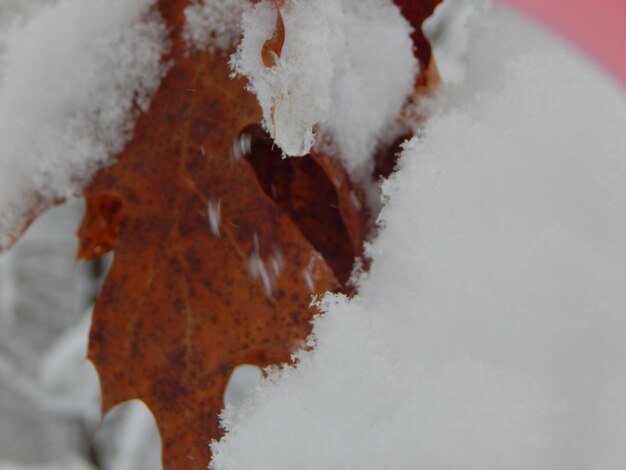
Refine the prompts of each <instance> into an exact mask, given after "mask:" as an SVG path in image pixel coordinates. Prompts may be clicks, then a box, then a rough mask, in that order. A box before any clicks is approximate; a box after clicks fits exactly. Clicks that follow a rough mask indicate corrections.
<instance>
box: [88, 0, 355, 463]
mask: <svg viewBox="0 0 626 470" xmlns="http://www.w3.org/2000/svg"><path fill="white" fill-rule="evenodd" d="M183 4H184V2H163V5H162V13H163V14H164V17H165V18H166V19H167V21H168V22H169V24H170V26H171V27H172V31H173V36H172V38H173V42H174V47H173V53H172V57H171V60H172V61H173V66H172V67H171V69H170V70H169V72H168V73H167V75H166V77H165V78H164V80H163V82H162V85H161V87H160V89H159V91H158V92H157V94H156V96H155V97H154V99H153V102H152V106H151V109H150V112H149V113H148V114H145V115H143V116H142V117H141V118H140V119H139V120H138V122H137V124H136V128H135V132H134V138H133V140H132V142H131V143H130V144H129V145H128V146H127V148H126V149H125V151H124V152H123V153H122V154H121V155H120V156H119V157H118V163H117V164H116V165H113V166H111V167H109V168H107V169H105V170H103V171H102V172H100V173H99V174H98V175H97V177H96V178H95V179H94V181H93V182H92V184H91V185H90V186H89V188H88V189H87V190H86V195H87V196H88V213H87V217H86V219H85V224H84V226H83V227H84V229H83V230H81V235H82V236H81V239H82V245H83V246H85V245H89V246H99V247H100V250H102V246H104V244H103V242H102V238H103V237H102V236H98V235H95V234H94V233H93V231H94V230H93V229H94V228H97V227H109V224H106V223H101V224H98V223H96V224H94V223H93V221H94V220H95V221H98V220H100V221H102V220H103V219H107V218H108V215H107V213H108V212H109V207H108V205H106V204H91V203H89V201H102V200H105V199H106V198H109V197H113V198H114V199H113V200H119V201H121V218H120V224H119V234H118V235H117V241H116V244H115V261H114V264H113V266H112V269H111V272H110V274H109V276H108V278H107V280H106V282H105V285H104V287H103V290H102V292H101V294H100V297H99V299H98V301H97V303H96V306H95V309H94V317H93V324H92V330H91V336H90V349H89V358H90V359H91V360H92V361H93V363H94V364H95V365H96V368H97V370H98V373H99V375H100V379H101V387H102V392H103V411H104V412H106V411H108V410H109V409H110V408H111V407H113V406H115V405H116V404H118V403H120V402H123V401H125V400H128V399H133V398H139V399H141V400H143V401H144V402H145V403H146V404H147V405H148V407H149V408H150V409H151V410H152V412H153V413H154V415H155V417H156V420H157V423H158V425H159V429H160V431H161V435H162V440H163V455H164V466H165V468H166V469H180V468H187V469H193V468H198V469H200V468H202V469H204V468H206V466H207V463H208V461H209V458H210V454H209V443H210V441H211V439H214V438H217V437H219V434H220V432H219V428H218V418H217V415H218V413H219V412H220V410H221V409H222V408H223V392H224V389H225V386H226V383H227V381H228V379H229V376H230V374H231V372H232V370H233V369H234V367H236V366H237V365H239V364H242V363H252V364H257V365H259V366H266V365H268V364H271V363H280V362H286V361H288V360H289V358H290V355H291V353H292V352H294V351H295V350H296V349H297V347H298V346H299V345H300V344H301V341H302V340H303V339H304V338H305V337H306V336H307V334H308V333H309V329H310V326H309V322H310V319H311V316H312V314H313V311H312V310H311V309H310V308H309V303H310V298H311V294H313V293H319V292H324V291H326V290H337V289H340V287H341V286H340V283H339V282H338V281H337V279H336V277H335V274H334V273H333V270H332V269H331V267H329V265H328V264H327V263H326V262H325V261H324V259H323V257H322V256H321V255H320V254H319V251H318V250H321V251H324V250H325V251H326V252H327V254H328V253H330V252H331V251H332V250H334V249H335V248H334V247H331V245H332V243H325V242H324V243H321V245H320V247H319V248H318V250H316V248H315V246H314V244H312V243H311V242H309V241H308V240H307V238H306V237H305V235H304V234H303V231H305V230H307V229H308V228H311V227H312V225H313V224H312V223H311V220H309V219H310V218H311V217H315V216H316V215H317V214H315V213H306V211H304V212H301V215H302V217H301V219H302V220H300V221H299V222H300V224H299V225H298V224H296V223H294V221H292V220H291V219H290V217H289V216H288V211H287V212H286V211H284V210H281V207H280V206H279V205H278V204H276V203H275V202H274V201H273V200H272V198H271V197H270V196H268V195H267V194H266V192H265V191H264V190H263V187H262V184H260V182H259V178H258V177H257V174H256V173H255V171H254V169H253V167H252V166H251V165H250V164H249V163H248V160H247V159H237V158H233V152H232V147H233V143H236V142H239V137H240V134H241V132H242V130H244V129H245V128H246V127H247V126H248V125H249V124H252V123H256V122H259V121H260V112H259V109H258V106H257V103H256V101H255V98H254V96H252V95H251V94H249V93H247V92H246V91H245V90H244V83H242V82H241V81H237V80H231V79H230V78H229V74H230V70H229V68H228V64H227V56H226V55H221V54H215V55H212V54H209V53H199V52H194V53H190V54H189V53H187V51H185V50H184V46H183V44H182V42H181V40H180V39H179V38H178V33H179V32H180V25H181V19H182V18H181V11H182V7H183V6H184V5H183ZM234 154H235V156H236V155H237V152H235V153H234ZM320 178H321V176H320ZM292 180H293V181H292V184H291V189H290V191H291V193H292V195H293V193H297V192H298V191H300V194H299V195H298V198H300V202H301V205H302V206H303V207H305V206H309V207H313V206H315V205H316V204H317V203H326V198H331V199H332V198H333V197H334V198H335V199H336V198H337V196H336V192H335V191H334V188H333V187H332V185H331V184H330V183H328V182H327V184H326V186H327V187H326V190H327V191H326V192H325V194H324V195H323V197H322V198H321V199H320V198H319V197H317V192H313V193H312V192H311V190H312V189H314V188H312V187H306V184H303V183H302V181H301V180H300V179H297V178H296V179H292ZM319 183H324V178H321V179H320V181H319ZM283 184H285V183H284V182H282V181H281V185H283ZM312 197H315V200H313V201H309V200H307V198H309V199H310V198H312ZM115 198H117V199H115ZM296 199H297V198H296V197H291V201H292V202H293V201H295V200H296ZM294 204H295V203H294ZM210 206H211V207H212V215H213V218H214V220H213V222H214V223H213V226H212V225H211V220H210V218H211V216H210V215H209V211H210V210H211V209H209V207H210ZM103 208H104V213H102V212H103V211H102V209H103ZM218 213H219V214H220V217H219V218H220V219H221V221H220V224H219V227H216V224H215V220H216V218H217V217H218V216H217V214H218ZM325 223H326V224H327V228H328V229H330V231H331V232H332V231H333V230H334V231H335V233H334V234H333V235H331V236H330V237H329V239H334V238H337V240H339V241H337V244H338V245H341V243H342V242H341V241H340V240H341V238H342V237H343V238H345V239H347V240H348V242H347V247H344V246H340V248H339V249H338V250H339V251H347V254H346V253H341V254H338V255H337V256H334V255H332V256H330V255H329V257H330V258H332V259H333V260H338V259H339V258H342V257H343V258H342V259H344V260H345V259H348V258H347V257H346V256H348V257H350V258H351V259H352V258H353V256H354V254H353V252H352V248H353V247H352V245H351V244H350V240H349V239H348V238H347V235H346V234H345V228H342V224H343V223H342V221H341V218H340V217H335V218H332V217H331V218H329V219H328V220H326V221H325ZM96 232H98V230H96ZM105 232H106V233H109V234H110V232H111V231H109V230H108V229H107V230H105ZM105 238H106V237H105ZM90 249H92V248H90ZM87 251H88V250H87ZM346 263H347V261H342V262H339V261H336V262H335V263H334V264H335V266H336V267H337V269H338V271H337V272H338V273H340V274H341V275H342V276H343V277H345V275H346V272H347V267H346ZM339 266H341V269H339V268H338V267H339Z"/></svg>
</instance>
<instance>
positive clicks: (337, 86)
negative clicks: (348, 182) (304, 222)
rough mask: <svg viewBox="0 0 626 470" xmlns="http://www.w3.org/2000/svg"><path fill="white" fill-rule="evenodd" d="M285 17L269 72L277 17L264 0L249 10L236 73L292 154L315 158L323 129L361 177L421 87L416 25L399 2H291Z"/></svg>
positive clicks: (272, 131)
mask: <svg viewBox="0 0 626 470" xmlns="http://www.w3.org/2000/svg"><path fill="white" fill-rule="evenodd" d="M281 12H282V15H283V19H284V23H285V44H284V48H283V50H282V54H281V57H280V59H279V60H278V62H277V64H276V65H274V66H272V67H266V66H265V65H264V64H263V61H262V57H261V48H262V46H263V44H264V43H265V42H266V41H267V40H268V39H270V38H271V37H272V35H273V34H274V29H275V26H276V15H277V13H276V10H275V7H274V3H273V2H271V1H269V0H264V1H262V2H260V3H258V4H257V5H255V6H254V7H251V8H249V9H247V10H246V11H245V12H244V16H243V33H244V37H243V40H242V42H241V45H240V47H239V49H238V52H237V54H236V56H235V57H234V58H233V66H234V69H235V71H236V72H237V73H239V74H241V75H244V76H246V77H247V78H248V79H249V80H250V88H251V90H252V91H253V92H254V93H255V95H256V96H257V98H258V100H259V103H260V104H261V107H262V108H263V119H264V125H265V127H266V128H267V130H268V131H269V132H270V134H271V135H272V137H273V138H274V139H275V141H276V143H277V144H278V145H279V146H280V147H281V148H282V150H283V151H284V152H285V154H287V155H290V156H299V155H305V154H306V153H307V152H309V150H310V149H311V146H312V145H313V144H314V142H315V134H316V132H315V130H316V128H318V129H319V133H321V134H323V135H329V136H330V137H331V138H332V140H333V144H334V145H335V146H336V147H337V150H338V151H339V155H340V158H341V159H342V160H343V162H344V164H345V166H346V168H347V169H348V171H350V172H351V173H352V174H353V176H356V177H359V176H360V175H362V174H364V172H366V170H370V168H367V165H370V164H371V161H372V158H371V157H372V154H373V152H374V150H375V146H376V144H377V142H378V141H379V140H380V139H381V138H383V137H384V136H385V135H386V132H387V131H388V130H389V123H390V122H392V123H393V122H394V120H395V118H396V116H397V115H398V113H399V111H400V109H401V107H402V105H403V103H404V102H405V100H406V98H407V97H408V95H409V94H410V93H411V91H412V89H413V84H414V82H415V76H416V74H417V71H418V65H417V61H416V59H415V58H414V56H413V44H412V41H411V38H410V34H411V26H410V25H409V23H408V22H407V21H406V20H405V19H404V17H403V16H402V15H401V13H400V10H399V9H398V7H397V6H395V5H394V4H393V2H392V1H391V0H336V1H317V0H285V2H284V4H283V7H282V8H281Z"/></svg>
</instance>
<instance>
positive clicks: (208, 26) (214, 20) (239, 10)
mask: <svg viewBox="0 0 626 470" xmlns="http://www.w3.org/2000/svg"><path fill="white" fill-rule="evenodd" d="M249 3H250V0H219V1H216V0H194V1H193V3H191V4H190V5H189V6H187V7H186V8H185V32H184V35H185V40H186V41H187V43H188V44H189V45H191V46H192V47H194V48H196V49H219V50H222V51H226V50H228V49H230V48H231V47H234V46H235V45H236V43H237V41H238V40H239V37H240V35H241V28H240V23H241V15H242V14H243V10H244V8H245V7H246V5H248V4H249Z"/></svg>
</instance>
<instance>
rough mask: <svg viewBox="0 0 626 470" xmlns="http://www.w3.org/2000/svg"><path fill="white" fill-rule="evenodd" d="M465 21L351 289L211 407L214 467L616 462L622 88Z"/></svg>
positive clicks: (554, 45)
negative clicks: (229, 401) (222, 429)
mask: <svg viewBox="0 0 626 470" xmlns="http://www.w3.org/2000/svg"><path fill="white" fill-rule="evenodd" d="M318 3H324V2H318ZM480 15H481V16H480V17H479V18H478V19H475V20H474V21H473V26H472V28H471V31H472V33H471V43H470V53H469V57H468V64H469V68H468V69H467V70H466V73H465V82H464V83H463V84H462V85H461V86H460V87H458V88H447V89H446V88H444V89H443V90H442V92H441V94H440V96H439V97H438V98H436V99H435V102H433V103H431V109H433V110H434V111H432V113H431V117H430V120H429V121H428V123H427V124H426V125H425V128H424V129H422V130H421V132H420V133H419V138H415V139H413V140H411V141H410V142H409V143H407V144H406V145H405V149H404V154H403V156H402V158H401V163H400V169H399V171H398V172H397V173H396V174H395V175H394V176H393V177H392V178H391V179H390V180H389V181H388V182H387V183H386V184H385V186H384V193H385V195H386V198H387V202H386V207H385V209H384V211H383V213H382V216H381V220H380V222H381V225H382V226H383V227H384V229H383V230H382V232H381V233H380V235H379V237H378V239H377V240H376V241H375V242H374V243H373V244H372V246H371V247H370V249H369V252H370V254H371V256H372V257H373V265H372V269H371V271H370V273H369V274H368V275H366V276H365V277H364V278H363V279H362V280H361V282H360V286H359V294H358V295H357V296H356V297H354V298H353V299H346V298H345V297H342V296H333V295H327V296H326V298H325V299H324V301H323V303H322V306H323V308H324V310H325V311H326V314H325V316H323V317H321V318H317V319H316V320H315V327H314V328H315V329H314V334H313V336H312V340H311V341H312V343H313V344H314V345H315V346H314V348H313V350H312V351H311V352H304V353H301V354H300V362H299V364H298V366H297V367H295V368H285V369H283V370H282V371H280V372H275V373H272V374H271V375H270V377H269V379H268V380H265V381H264V382H263V383H262V385H261V386H260V390H259V392H258V393H257V394H256V396H255V398H254V399H253V400H252V401H250V402H248V403H247V404H244V405H243V406H242V407H241V408H239V409H236V410H233V411H231V412H230V413H226V414H225V415H224V423H225V426H226V428H227V430H228V432H227V433H226V435H225V436H224V438H223V439H222V440H221V441H220V442H218V443H214V444H213V445H212V449H213V451H214V460H213V464H212V465H213V468H214V469H216V470H226V469H228V470H251V469H254V470H269V469H271V470H291V469H294V468H297V469H299V470H305V469H345V468H358V469H361V470H368V469H372V470H374V469H380V468H389V469H394V470H415V469H437V470H444V469H445V470H467V469H485V470H512V469H519V470H521V469H533V470H554V469H581V470H582V469H605V470H608V469H611V470H618V469H623V468H626V445H625V444H624V443H625V442H626V367H625V364H626V313H625V312H626V288H625V286H626V217H625V216H624V214H626V184H625V182H626V132H624V129H626V95H625V94H624V91H623V90H620V89H617V88H616V86H615V84H614V83H612V82H610V80H609V79H608V78H607V77H606V76H603V75H602V74H601V73H599V72H598V71H597V70H595V69H594V68H593V66H592V65H590V64H589V63H587V62H584V61H583V60H582V59H581V58H580V57H579V56H578V54H577V53H575V52H572V51H571V50H569V49H568V48H566V47H565V46H563V45H562V44H561V43H559V42H557V40H556V39H554V38H553V37H551V36H548V35H547V34H546V33H544V32H542V31H540V30H538V29H536V28H535V27H533V26H530V25H528V24H526V23H525V22H524V21H522V20H521V19H518V18H517V17H515V16H513V15H512V14H510V13H507V12H505V11H499V10H492V11H487V12H484V13H481V14H480ZM368 104H369V103H368Z"/></svg>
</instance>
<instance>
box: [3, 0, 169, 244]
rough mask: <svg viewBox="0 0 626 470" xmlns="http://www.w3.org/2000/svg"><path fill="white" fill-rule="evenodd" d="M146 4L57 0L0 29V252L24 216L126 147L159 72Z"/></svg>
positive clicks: (154, 29)
mask: <svg viewBox="0 0 626 470" xmlns="http://www.w3.org/2000/svg"><path fill="white" fill-rule="evenodd" d="M153 3H154V1H153V0H132V1H129V0H60V1H58V2H50V3H46V4H45V5H41V6H39V8H33V10H34V13H33V14H31V15H21V16H20V15H17V17H15V19H14V20H12V22H11V26H10V27H8V28H3V34H2V36H0V41H2V47H0V63H1V64H2V65H1V66H0V201H1V205H0V246H3V245H7V244H9V243H10V241H11V240H12V239H14V238H15V236H16V235H17V234H18V233H19V232H20V230H21V229H22V226H23V224H24V215H25V212H27V211H29V210H33V209H34V208H37V207H43V206H46V205H48V204H49V203H50V202H51V201H54V200H57V199H60V198H67V197H71V196H74V195H76V194H77V193H78V192H79V191H80V189H81V188H82V186H83V185H84V184H85V183H86V182H87V181H88V180H89V178H90V177H91V176H92V175H93V174H94V172H95V171H96V170H98V169H99V168H100V167H102V166H103V165H105V164H107V163H110V162H111V157H112V156H114V155H115V154H116V153H117V152H119V151H120V150H121V149H122V148H123V146H124V144H125V143H126V142H127V141H128V139H129V138H130V136H131V133H132V128H133V123H134V119H135V117H136V116H137V114H138V111H139V110H140V109H141V110H146V109H147V107H148V105H149V98H150V96H151V94H152V93H153V92H154V91H155V90H156V88H157V87H158V84H159V82H160V78H161V76H162V74H163V72H164V66H163V64H162V63H161V58H162V56H163V53H164V51H165V49H166V41H165V35H166V30H165V26H164V24H163V22H162V20H161V18H160V17H159V16H158V14H157V13H155V12H154V11H153V10H152V9H151V7H152V6H153ZM10 5H11V4H10V3H9V6H10ZM23 10H26V8H25V7H24V8H23Z"/></svg>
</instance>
